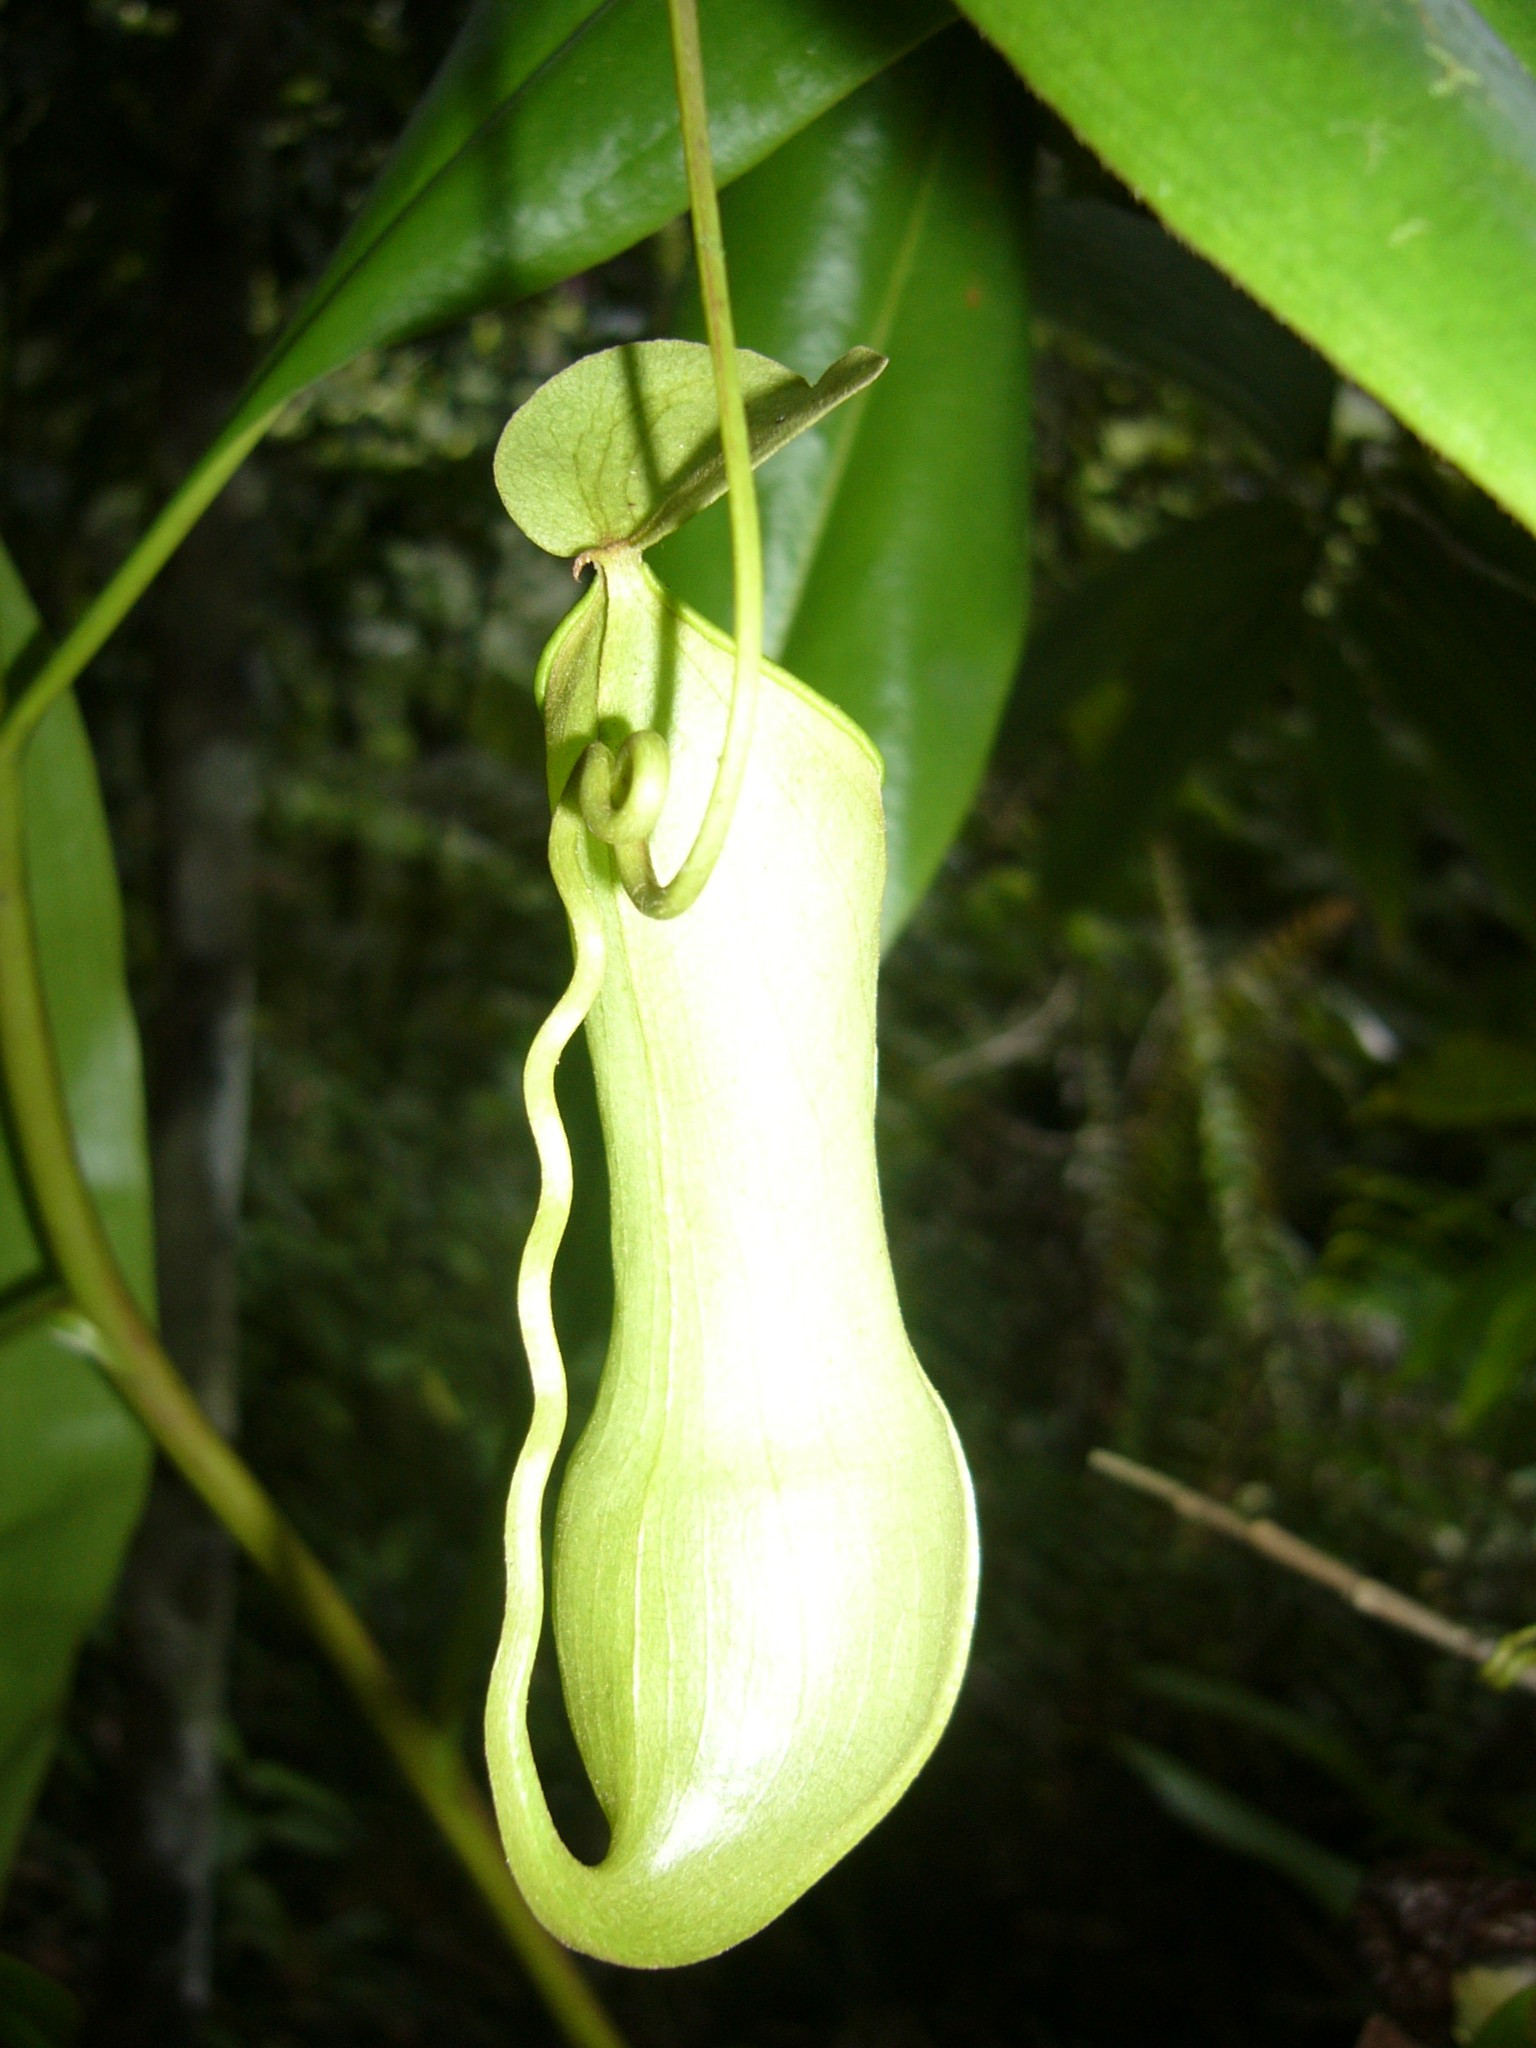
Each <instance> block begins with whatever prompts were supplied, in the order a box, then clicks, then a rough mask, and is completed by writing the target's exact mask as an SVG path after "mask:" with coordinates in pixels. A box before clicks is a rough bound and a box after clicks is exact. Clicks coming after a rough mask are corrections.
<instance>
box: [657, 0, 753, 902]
mask: <svg viewBox="0 0 1536 2048" xmlns="http://www.w3.org/2000/svg"><path fill="white" fill-rule="evenodd" d="M667 13H668V17H669V19H670V21H671V25H672V61H673V67H674V69H675V72H676V75H677V111H678V117H679V119H680V121H681V123H682V130H683V162H684V165H685V167H686V169H687V173H688V203H689V206H690V207H691V209H692V212H693V246H694V250H695V253H696V255H697V257H698V264H699V289H700V293H701V296H702V298H703V301H704V324H705V327H706V329H707V330H708V333H709V352H710V359H711V361H712V362H713V364H714V371H715V395H716V398H717V401H718V403H719V407H720V449H721V453H722V455H723V456H724V458H725V480H726V490H727V493H728V497H727V505H728V509H729V512H730V520H731V576H732V582H733V585H734V607H733V615H734V620H733V622H734V628H735V638H736V667H735V673H734V676H733V678H732V683H731V706H730V711H729V713H728V715H727V718H726V724H725V739H724V741H723V742H722V744H721V748H720V762H719V766H718V767H717V768H716V770H715V783H714V787H713V789H712V790H711V791H710V793H709V802H708V804H707V805H706V806H705V809H704V816H703V818H702V820H701V821H700V824H699V830H698V834H697V837H696V838H695V839H694V842H693V845H692V846H691V847H690V848H689V850H688V854H687V857H686V858H685V860H684V861H683V864H682V866H681V867H680V868H679V869H678V871H677V873H676V874H675V875H674V876H673V877H672V879H671V881H670V882H668V883H667V884H666V886H665V887H664V888H656V887H654V886H636V885H635V884H633V882H632V879H631V877H630V876H629V875H626V877H625V880H626V886H628V887H630V893H631V894H632V895H633V896H635V899H636V902H637V906H638V907H639V908H640V909H641V910H644V911H645V912H646V913H647V914H648V915H649V916H651V917H676V916H678V915H679V914H680V913H681V912H682V911H684V910H686V909H688V907H689V905H690V904H692V903H695V902H696V901H697V900H698V897H699V893H700V891H701V890H702V889H703V887H704V884H705V883H706V882H707V881H708V880H709V877H710V874H711V871H712V870H713V868H714V865H715V862H716V861H717V860H718V859H719V857H720V849H721V847H722V846H723V845H724V844H725V835H726V833H727V832H728V831H729V830H730V825H731V816H732V813H733V812H734V810H735V808H736V798H737V796H738V795H739V793H740V790H741V783H742V777H743V776H744V775H745V773H746V768H747V757H748V754H749V753H750V751H751V746H752V727H753V724H754V721H755V719H756V717H757V693H758V677H759V671H760V669H761V667H762V658H763V548H762V535H761V531H760V529H759V525H758V516H757V491H756V488H755V486H754V485H753V481H752V450H751V442H750V440H749V438H748V433H747V409H746V405H745V402H744V401H743V398H742V395H741V379H740V377H739V375H738V374H737V368H736V330H735V323H734V321H733V320H732V318H731V294H730V286H729V283H728V281H727V278H726V273H725V241H724V237H723V236H722V234H721V231H720V200H719V195H718V193H717V192H716V190H715V173H714V166H713V163H712V161H711V158H710V151H709V112H708V107H707V105H706V102H705V95H704V58H703V53H702V51H701V49H700V47H699V13H698V6H697V0H667Z"/></svg>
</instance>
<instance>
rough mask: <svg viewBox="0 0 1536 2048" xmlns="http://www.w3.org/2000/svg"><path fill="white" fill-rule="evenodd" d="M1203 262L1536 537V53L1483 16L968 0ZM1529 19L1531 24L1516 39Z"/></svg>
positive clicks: (1362, 0)
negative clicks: (1529, 62)
mask: <svg viewBox="0 0 1536 2048" xmlns="http://www.w3.org/2000/svg"><path fill="white" fill-rule="evenodd" d="M964 9H965V12H966V13H967V14H969V15H970V17H971V19H972V20H973V21H974V22H975V23H976V24H977V26H978V27H979V28H980V29H981V30H982V31H983V32H984V33H985V34H986V35H988V36H990V37H991V38H992V39H993V40H994V41H995V42H996V43H997V44H998V45H999V46H1000V48H1002V49H1003V50H1004V51H1005V53H1006V54H1007V55H1008V57H1009V58H1010V59H1011V60H1012V61H1013V63H1014V64H1016V65H1017V67H1018V69H1019V70H1020V72H1021V73H1022V74H1023V75H1024V77H1025V78H1026V79H1027V80H1028V81H1029V83H1030V84H1031V85H1032V86H1033V87H1034V88H1035V90H1036V91H1037V92H1039V93H1040V94H1041V96H1042V97H1043V98H1044V99H1046V100H1048V101H1049V102H1050V104H1051V105H1052V106H1053V107H1055V108H1057V109H1058V110H1059V111H1060V113H1061V114H1062V115H1063V116H1064V117H1065V118H1066V119H1067V120H1068V121H1069V122H1070V123H1071V125H1072V126H1073V127H1074V128H1075V129H1076V130H1077V132H1078V133H1079V134H1080V135H1082V136H1083V137H1084V139H1085V140H1086V141H1087V142H1088V143H1089V144H1090V145H1091V146H1092V147H1093V148H1094V149H1096V150H1097V151H1098V152H1099V154H1100V155H1101V156H1102V157H1103V158H1104V160H1105V161H1106V162H1107V163H1109V164H1110V165H1111V166H1112V167H1113V168H1114V169H1115V170H1116V171H1117V172H1118V173H1119V175H1120V176H1121V177H1122V178H1124V179H1125V181H1126V182H1127V183H1128V184H1129V185H1130V186H1131V187H1132V188H1133V189H1134V190H1135V191H1136V192H1138V193H1140V194H1141V195H1142V196H1143V197H1144V198H1145V199H1146V200H1147V202H1148V203H1149V204H1150V205H1151V206H1152V207H1153V208H1154V209H1155V210H1156V211H1157V213H1158V214H1159V215H1160V216H1161V217H1162V218H1163V219H1164V220H1165V221H1166V222H1167V223H1168V225H1169V226H1170V227H1171V228H1172V229H1173V230H1174V231H1175V232H1176V233H1177V234H1179V235H1181V236H1182V237H1183V238H1184V239H1185V240H1186V241H1188V242H1190V243H1191V244H1192V245H1193V246H1194V247H1195V248H1196V249H1198V250H1200V251H1201V253H1202V254H1203V255H1206V256H1208V257H1210V258H1211V259H1212V261H1213V262H1215V263H1218V264H1219V265H1220V266H1221V268H1222V269H1223V270H1225V271H1227V272H1228V273H1229V274H1230V275H1231V276H1232V277H1234V278H1236V279H1237V281H1238V282H1239V284H1241V285H1242V286H1243V287H1244V288H1245V289H1246V290H1247V291H1249V292H1251V293H1252V294H1253V296H1254V297H1255V298H1256V299H1257V300H1259V302H1260V303H1261V304H1263V305H1266V306H1268V307H1269V308H1270V309H1271V310H1272V311H1273V312H1274V313H1276V314H1278V315H1279V317H1280V318H1281V319H1282V320H1284V321H1286V322H1287V323H1288V324H1289V325H1290V326H1292V327H1294V328H1295V329H1296V330H1297V332H1298V333H1300V334H1303V335H1305V336H1306V338H1307V339H1308V340H1309V341H1310V342H1311V343H1312V344H1313V345H1314V346H1315V347H1316V348H1318V349H1320V350H1321V351H1322V353H1323V354H1324V355H1325V356H1326V357H1328V359H1329V360H1330V361H1331V362H1333V363H1335V364H1337V365H1338V367H1339V368H1340V369H1342V370H1343V371H1344V372H1345V373H1346V374H1347V375H1348V376H1350V377H1352V378H1354V379H1355V381H1356V382H1357V383H1359V384H1362V385H1364V386H1365V388H1366V389H1367V390H1369V391H1372V392H1374V393H1375V395H1376V396H1377V397H1378V398H1380V399H1381V400H1382V401H1383V403H1385V404H1386V405H1388V406H1389V407H1390V408H1391V409H1392V410H1393V411H1394V412H1395V413H1397V414H1398V415H1399V416H1400V417H1401V418H1402V419H1404V420H1406V421H1407V422H1408V424H1409V425H1410V426H1412V427H1414V428H1415V429H1416V430H1417V431H1418V432H1419V433H1421V434H1422V435H1423V436H1424V437H1425V439H1426V440H1428V441H1430V442H1431V443H1432V444H1433V445H1434V446H1435V447H1437V448H1439V449H1440V450H1442V452H1443V453H1445V454H1446V455H1449V456H1450V457H1451V458H1452V460H1453V461H1455V462H1457V463H1459V464H1460V465H1461V467H1462V468H1463V469H1465V470H1466V471H1467V472H1468V473H1469V474H1470V475H1472V476H1474V477H1476V478H1477V479H1478V480H1479V482H1481V483H1482V484H1483V485H1485V487H1486V488H1487V489H1488V490H1489V491H1491V492H1492V493H1493V495H1494V496H1495V497H1496V498H1498V499H1500V500H1501V501H1502V502H1503V503H1504V504H1506V505H1508V506H1509V508H1510V509H1511V510H1512V511H1514V512H1516V513H1517V514H1518V515H1519V517H1520V518H1522V519H1523V520H1525V521H1526V523H1527V524H1536V377H1533V376H1532V375H1531V349H1530V337H1531V333H1532V331H1533V329H1536V77H1533V76H1532V74H1531V72H1530V71H1529V70H1527V69H1526V68H1525V65H1524V64H1522V63H1521V61H1520V53H1523V54H1524V55H1525V56H1526V57H1527V58H1528V59H1529V58H1530V56H1531V55H1532V45H1533V43H1536V31H1533V30H1532V29H1531V27H1530V23H1529V9H1528V8H1523V7H1522V6H1520V5H1518V4H1517V0H1495V4H1494V6H1493V7H1492V8H1491V10H1490V11H1491V12H1492V13H1493V15H1494V17H1495V19H1496V20H1497V21H1498V22H1501V23H1503V25H1504V26H1505V28H1506V29H1507V30H1508V32H1509V33H1510V35H1511V36H1512V37H1515V38H1517V41H1518V49H1512V48H1511V47H1510V45H1509V44H1508V43H1506V42H1504V41H1502V40H1501V38H1500V36H1499V35H1498V33H1496V30H1495V27H1494V26H1493V24H1492V23H1491V22H1490V20H1489V19H1487V18H1485V16H1484V15H1483V14H1480V13H1479V12H1478V10H1477V9H1476V8H1475V7H1474V6H1472V5H1470V4H1469V0H1420V4H1417V5H1413V6H1409V5H1405V4H1404V5H1399V4H1395V0H1394V4H1392V5H1382V4H1381V0H1229V4H1225V5H1223V6H1220V7H1212V6H1210V5H1209V4H1207V0H1159V4H1158V5H1157V6H1148V5H1147V4H1146V0H1096V4H1095V5H1093V6H1091V7H1064V6H1062V5H1061V4H1060V0H964ZM1522 24H1523V27H1522Z"/></svg>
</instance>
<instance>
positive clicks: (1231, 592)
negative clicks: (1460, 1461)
mask: <svg viewBox="0 0 1536 2048" xmlns="http://www.w3.org/2000/svg"><path fill="white" fill-rule="evenodd" d="M1309 561H1310V546H1309V543H1308V539H1307V535H1306V533H1305V530H1304V529H1303V527H1302V526H1301V524H1300V522H1299V521H1298V520H1297V519H1296V517H1295V515H1294V514H1293V513H1292V512H1291V511H1290V510H1289V508H1287V507H1285V506H1283V505H1280V504H1261V505H1253V506H1242V507H1238V508H1237V509H1235V510H1227V511H1222V512H1217V513H1212V514H1211V515H1209V517H1207V518H1205V519H1203V520H1200V521H1198V522H1196V523H1195V524H1193V525H1191V526H1189V527H1186V528H1183V529H1181V530H1179V531H1178V532H1176V533H1174V534H1169V535H1166V536H1164V537H1163V538H1162V539H1160V540H1158V541H1156V542H1152V543H1150V544H1149V545H1147V546H1146V547H1143V548H1140V549H1138V550H1137V551H1136V552H1135V554H1133V555H1129V556H1126V557H1124V558H1123V559H1122V560H1121V561H1119V562H1117V563H1116V564H1115V565H1114V566H1113V567H1112V568H1111V569H1109V570H1107V571H1105V572H1104V573H1103V574H1102V575H1100V576H1098V577H1095V578H1093V579H1091V580H1090V581H1089V582H1087V583H1085V584H1084V585H1082V586H1081V588H1079V589H1078V590H1076V591H1075V592H1074V593H1073V594H1072V596H1071V598H1069V599H1068V601H1067V603H1066V604H1065V605H1063V606H1062V607H1061V608H1060V610H1059V611H1058V612H1057V613H1056V614H1055V615H1054V616H1053V617H1052V619H1051V621H1050V622H1049V624H1048V626H1047V629H1046V631H1045V632H1044V634H1042V636H1041V639H1040V641H1039V643H1038V645H1037V647H1036V648H1035V649H1033V650H1032V651H1031V654H1030V659H1029V662H1028V664H1027V666H1026V669H1025V674H1024V679H1023V683H1022V685H1021V699H1022V702H1021V705H1020V712H1019V718H1018V722H1017V726H1016V727H1014V728H1013V729H1012V730H1011V731H1010V735H1009V737H1010V743H1011V745H1013V746H1014V747H1017V746H1018V745H1019V744H1020V743H1021V738H1022V740H1024V741H1029V742H1032V741H1033V740H1035V739H1036V738H1037V737H1038V736H1039V735H1040V734H1041V733H1042V732H1043V731H1044V730H1045V729H1046V728H1047V727H1048V726H1049V724H1050V723H1051V722H1053V720H1054V719H1056V718H1059V717H1060V716H1061V714H1062V713H1063V712H1064V711H1065V710H1067V709H1068V708H1069V707H1070V706H1071V705H1072V704H1074V703H1076V702H1078V701H1079V700H1080V699H1082V698H1083V697H1084V696H1085V694H1086V693H1088V692H1089V691H1093V690H1099V691H1105V690H1114V689H1119V690H1123V691H1125V692H1126V693H1128V707H1127V708H1126V710H1125V712H1124V715H1123V716H1122V717H1121V719H1120V721H1119V723H1118V725H1117V726H1116V727H1115V728H1114V730H1113V732H1112V733H1111V735H1110V737H1109V739H1108V742H1107V744H1105V745H1104V746H1103V748H1102V751H1100V752H1099V753H1098V754H1097V757H1096V758H1094V759H1093V760H1091V761H1090V762H1089V763H1088V764H1087V765H1086V766H1085V767H1084V769H1083V770H1082V772H1081V774H1080V776H1079V778H1078V780H1077V783H1076V785H1075V787H1074V788H1073V790H1072V791H1071V793H1070V795H1069V796H1068V798H1067V801H1066V803H1065V804H1064V805H1063V807H1062V809H1061V810H1060V812H1059V813H1058V814H1057V816H1056V818H1055V819H1054V820H1053V822H1052V824H1051V827H1050V830H1049V833H1048V835H1047V839H1046V844H1045V848H1044V851H1043V854H1042V857H1041V877H1042V880H1043V882H1044V885H1045V888H1046V891H1047V893H1048V894H1049V895H1050V896H1051V897H1053V898H1054V899H1055V901H1056V902H1057V903H1059V904H1062V905H1068V904H1072V903H1076V902H1080V901H1082V900H1084V899H1087V898H1090V897H1092V896H1094V895H1095V894H1097V893H1098V892H1099V891H1100V890H1102V889H1103V888H1104V887H1105V886H1106V885H1107V884H1109V883H1110V882H1111V881H1112V880H1113V879H1114V878H1115V876H1116V874H1117V871H1118V870H1119V869H1120V867H1121V866H1122V865H1123V864H1124V863H1125V861H1127V860H1128V859H1129V858H1130V856H1131V855H1132V854H1133V853H1134V852H1136V851H1137V849H1138V848H1139V847H1140V846H1141V845H1142V844H1143V842H1144V841H1145V839H1146V838H1147V835H1148V834H1149V833H1150V832H1151V831H1152V830H1153V829H1154V827H1155V826H1156V824H1157V821H1158V818H1159V816H1160V815H1161V813H1162V811H1163V810H1164V809H1165V808H1166V806H1167V805H1168V804H1169V803H1171V801H1172V799H1173V797H1174V795H1175V793H1176V792H1177V790H1178V787H1179V784H1180V783H1181V782H1182V781H1183V779H1184V777H1185V775H1186V774H1187V773H1188V772H1189V770H1190V769H1191V768H1192V767H1193V766H1194V765H1195V763H1196V762H1197V761H1199V760H1200V759H1201V758H1202V757H1204V756H1206V755H1208V754H1210V753H1212V752H1214V751H1215V750H1216V749H1217V748H1218V747H1220V746H1221V745H1222V744H1223V743H1224V742H1225V740H1226V739H1227V737H1228V735H1229V734H1230V733H1231V732H1232V730H1233V729H1234V727H1235V726H1236V725H1237V724H1238V723H1239V722H1240V721H1241V720H1242V719H1243V718H1244V717H1245V716H1246V715H1247V713H1248V712H1249V711H1250V710H1251V709H1252V707H1253V705H1254V703H1255V702H1256V700H1257V699H1258V697H1259V696H1260V694H1261V693H1262V691H1263V689H1264V688H1265V687H1266V686H1267V685H1268V684H1269V683H1270V681H1271V680H1272V679H1273V676H1274V674H1275V671H1276V668H1277V666H1278V664H1279V663H1280V661H1281V660H1282V658H1283V657H1284V656H1285V655H1286V654H1287V653H1288V652H1289V651H1290V649H1291V648H1292V646H1293V645H1294V641H1295V636H1296V634H1297V632H1298V631H1299V629H1300V623H1301V618H1302V614H1301V611H1300V606H1299V600H1300V595H1301V589H1302V584H1303V581H1304V578H1305V576H1306V573H1307V568H1308V564H1309Z"/></svg>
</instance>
